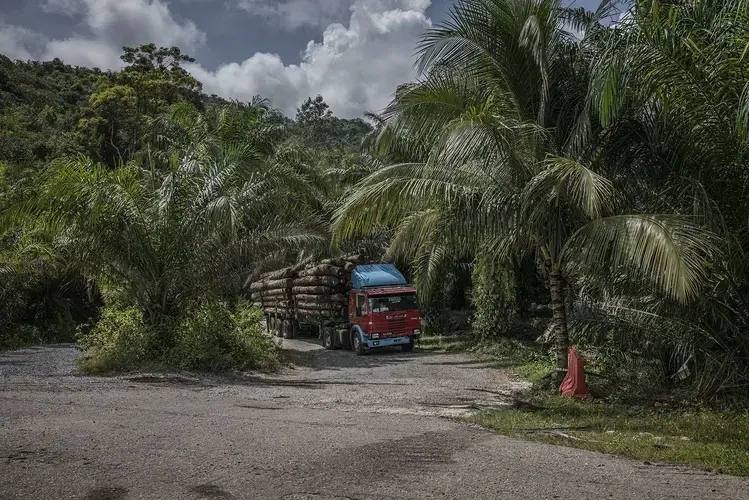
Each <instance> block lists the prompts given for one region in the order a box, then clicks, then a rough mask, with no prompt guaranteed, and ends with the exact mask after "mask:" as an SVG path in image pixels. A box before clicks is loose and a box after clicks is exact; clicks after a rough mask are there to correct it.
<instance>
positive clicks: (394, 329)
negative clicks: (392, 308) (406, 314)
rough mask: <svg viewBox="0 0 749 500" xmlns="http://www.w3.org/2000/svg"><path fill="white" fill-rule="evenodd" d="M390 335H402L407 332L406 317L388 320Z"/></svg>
mask: <svg viewBox="0 0 749 500" xmlns="http://www.w3.org/2000/svg"><path fill="white" fill-rule="evenodd" d="M387 333H388V336H389V337H400V336H402V335H404V334H405V333H406V318H397V319H390V320H388V331H387Z"/></svg>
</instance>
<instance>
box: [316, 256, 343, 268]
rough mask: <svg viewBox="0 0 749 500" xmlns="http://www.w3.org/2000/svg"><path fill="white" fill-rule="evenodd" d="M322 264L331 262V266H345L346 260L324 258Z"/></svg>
mask: <svg viewBox="0 0 749 500" xmlns="http://www.w3.org/2000/svg"><path fill="white" fill-rule="evenodd" d="M320 264H329V265H331V266H336V267H343V266H345V265H346V261H345V260H343V259H340V258H337V259H323V260H321V261H320Z"/></svg>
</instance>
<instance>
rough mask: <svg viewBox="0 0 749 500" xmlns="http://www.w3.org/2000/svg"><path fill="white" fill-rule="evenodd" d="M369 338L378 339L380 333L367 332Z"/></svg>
mask: <svg viewBox="0 0 749 500" xmlns="http://www.w3.org/2000/svg"><path fill="white" fill-rule="evenodd" d="M369 338H370V339H379V338H380V334H379V333H370V334H369Z"/></svg>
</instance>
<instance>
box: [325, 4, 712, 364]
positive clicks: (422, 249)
mask: <svg viewBox="0 0 749 500" xmlns="http://www.w3.org/2000/svg"><path fill="white" fill-rule="evenodd" d="M609 4H610V2H603V3H602V4H601V7H600V8H599V10H598V12H597V13H596V14H595V15H587V16H583V15H582V14H581V13H580V12H579V11H574V12H573V11H569V10H566V9H563V8H561V6H560V4H559V2H556V1H543V0H542V1H531V0H463V1H460V2H458V3H457V4H456V6H455V8H454V9H453V12H452V15H451V20H450V21H448V22H447V23H445V24H444V25H442V26H440V27H437V28H435V29H433V30H431V31H430V32H428V33H427V34H426V35H425V36H424V37H423V39H422V44H421V46H420V58H419V67H420V68H421V69H422V71H424V73H425V77H424V79H423V80H421V81H420V82H418V83H416V84H412V85H408V86H404V87H403V88H401V89H400V90H399V92H398V93H397V94H396V97H395V99H394V100H393V102H392V104H391V105H390V106H389V108H388V110H387V112H386V116H387V122H388V123H387V127H389V129H390V130H389V131H388V132H381V133H380V136H381V137H389V138H390V139H389V140H390V141H391V142H392V143H394V144H396V146H391V147H394V148H397V147H402V146H403V145H404V144H406V145H408V147H410V148H412V149H411V150H412V151H413V153H414V154H412V157H413V158H414V159H415V161H413V160H412V161H411V162H410V163H400V164H394V165H392V166H390V167H387V168H385V169H382V170H380V171H378V172H376V173H374V174H373V175H371V176H369V177H368V178H366V179H365V180H363V181H362V182H361V184H360V185H359V186H358V189H357V191H356V192H355V193H354V194H353V195H352V196H351V197H350V198H349V199H348V200H347V201H346V203H345V204H344V205H343V206H342V207H341V209H340V210H339V212H338V218H337V233H338V235H339V236H340V237H350V236H352V235H354V234H361V233H362V232H366V231H368V230H369V229H370V228H372V227H373V226H374V225H375V224H385V225H389V226H393V227H397V233H396V236H395V239H394V242H393V245H392V246H391V248H390V253H391V255H393V256H396V255H401V256H403V255H407V256H409V257H411V258H412V259H414V260H415V262H416V267H417V268H419V269H420V270H421V271H420V272H419V273H417V274H418V276H419V277H420V280H419V285H420V287H422V288H423V285H424V284H425V283H426V284H429V283H434V282H435V280H434V279H431V278H430V276H432V277H434V276H436V275H438V274H439V273H440V269H441V268H442V267H443V265H444V264H445V263H447V262H449V261H451V260H454V259H455V256H456V255H457V256H466V255H468V256H472V257H474V258H484V256H489V257H490V258H492V259H494V260H495V261H500V262H501V261H506V260H508V259H511V258H513V257H514V256H517V255H518V254H522V253H524V252H528V251H531V252H534V253H535V254H536V255H537V256H538V258H539V259H540V260H541V261H542V262H543V264H544V266H545V268H546V271H547V277H548V284H549V289H550V293H551V303H552V304H551V305H552V310H553V325H554V338H555V345H556V351H557V367H558V368H559V369H561V370H563V369H566V367H567V349H568V346H569V333H568V320H567V311H566V309H565V306H564V302H565V301H564V298H565V296H564V294H565V289H566V288H567V287H568V285H569V282H570V281H572V280H574V278H575V277H576V276H578V275H579V274H580V273H591V272H599V273H607V274H609V275H610V274H612V273H614V272H622V271H623V270H624V271H626V272H627V273H628V274H629V275H630V276H632V277H639V278H644V279H647V280H648V281H649V282H651V283H653V284H654V285H655V286H657V287H658V288H659V289H660V290H662V291H663V292H664V293H665V294H666V295H668V296H670V297H673V298H674V299H677V300H687V299H689V298H692V297H694V296H695V295H696V294H697V291H698V289H699V285H700V284H701V283H702V281H703V279H704V275H705V272H704V261H705V258H707V257H708V256H709V255H711V254H712V252H713V250H714V249H713V246H712V244H711V241H710V239H709V238H707V237H706V235H705V233H704V232H702V231H701V230H700V229H699V228H698V227H697V226H695V225H694V224H692V223H691V222H690V221H689V220H687V219H685V218H680V217H676V216H670V215H636V214H635V215H623V214H626V213H627V211H626V209H627V208H630V206H629V203H628V202H629V200H628V199H627V198H626V197H624V196H623V194H624V193H621V192H620V191H618V190H616V189H615V188H614V185H613V184H612V183H611V182H610V181H609V180H608V179H607V178H606V176H605V175H604V171H605V169H604V165H603V164H602V162H601V153H600V150H599V144H598V139H599V136H600V134H601V127H600V126H599V125H598V123H597V120H596V119H595V116H594V115H593V113H592V112H591V111H590V106H589V105H588V101H587V94H588V86H589V79H590V77H589V75H590V66H591V64H590V60H589V59H588V58H589V53H591V52H594V47H595V46H596V45H597V44H599V43H600V38H601V37H602V35H601V29H600V28H599V27H598V26H599V25H598V21H599V19H601V18H602V17H605V16H607V15H608V14H609V12H610V10H609V7H610V5H609ZM573 22H574V23H578V24H583V23H587V24H585V26H586V28H587V29H586V32H585V36H584V38H583V40H582V41H579V42H578V41H576V40H572V38H571V36H570V35H569V34H568V33H567V32H566V31H565V29H564V28H565V26H567V25H569V24H570V23H573ZM631 208H635V207H631Z"/></svg>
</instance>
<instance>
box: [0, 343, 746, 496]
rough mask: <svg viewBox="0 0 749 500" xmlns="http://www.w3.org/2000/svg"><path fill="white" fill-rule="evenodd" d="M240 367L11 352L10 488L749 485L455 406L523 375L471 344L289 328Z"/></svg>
mask: <svg viewBox="0 0 749 500" xmlns="http://www.w3.org/2000/svg"><path fill="white" fill-rule="evenodd" d="M284 343H285V346H286V347H287V348H288V349H290V350H291V352H292V353H293V357H294V359H295V360H296V363H297V364H296V366H295V368H293V369H288V370H286V371H284V372H283V373H282V374H279V375H274V376H253V377H247V378H243V379H241V380H226V379H221V378H205V377H200V378H198V377H192V376H189V375H184V374H183V375H179V376H178V375H173V376H165V375H148V374H141V375H132V376H121V377H115V378H102V377H83V376H77V375H74V374H73V370H74V361H75V359H76V358H77V357H78V356H79V355H80V353H78V351H76V350H75V349H74V348H72V347H71V346H65V345H62V346H47V347H36V348H31V349H24V350H21V351H15V352H11V353H5V354H2V355H0V398H1V399H0V499H3V500H14V499H39V500H48V499H49V500H53V499H80V500H133V499H164V500H171V499H174V500H191V499H196V500H198V499H260V498H263V499H264V498H268V499H285V500H328V499H336V500H344V499H359V500H374V499H382V500H384V499H431V498H439V499H461V500H464V499H465V500H470V499H534V500H537V499H539V500H541V499H570V500H572V499H574V500H584V499H609V498H610V499H633V500H634V499H638V500H639V499H695V500H697V499H699V500H702V499H708V498H709V499H737V500H738V499H741V500H746V499H749V481H747V480H745V479H739V478H734V477H729V476H720V475H712V474H706V473H702V472H699V471H694V470H691V469H686V468H681V467H673V466H663V465H646V464H643V463H642V462H637V461H632V460H626V459H621V458H617V457H613V456H608V455H602V454H598V453H593V452H587V451H581V450H574V449H569V448H562V447H557V446H550V445H543V444H537V443H528V442H523V441H517V440H513V439H507V438H504V437H501V436H497V435H495V434H494V433H492V432H489V431H486V430H482V429H478V428H475V427H471V426H469V425H466V424H462V423H459V422H457V421H455V420H454V419H452V418H450V417H453V416H456V415H459V414H461V413H465V412H468V411H472V410H474V409H476V408H488V407H489V408H490V407H501V406H502V405H506V404H507V403H508V401H509V400H510V399H511V397H510V396H511V394H512V393H513V391H517V390H520V389H522V388H523V383H522V382H520V381H518V380H516V379H514V378H513V377H511V376H509V375H508V374H507V373H506V372H504V371H502V370H499V369H495V368H492V367H491V366H488V365H486V364H483V363H478V362H476V361H475V360H473V359H472V358H470V357H468V356H466V355H460V354H433V353H419V352H417V353H413V354H403V353H400V352H395V351H392V352H383V353H376V354H372V355H369V356H366V357H363V358H362V357H357V356H354V355H353V354H352V353H350V352H344V351H324V350H322V349H321V348H319V347H318V346H317V345H316V344H314V343H311V342H305V341H301V340H295V341H288V340H286V341H284Z"/></svg>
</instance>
